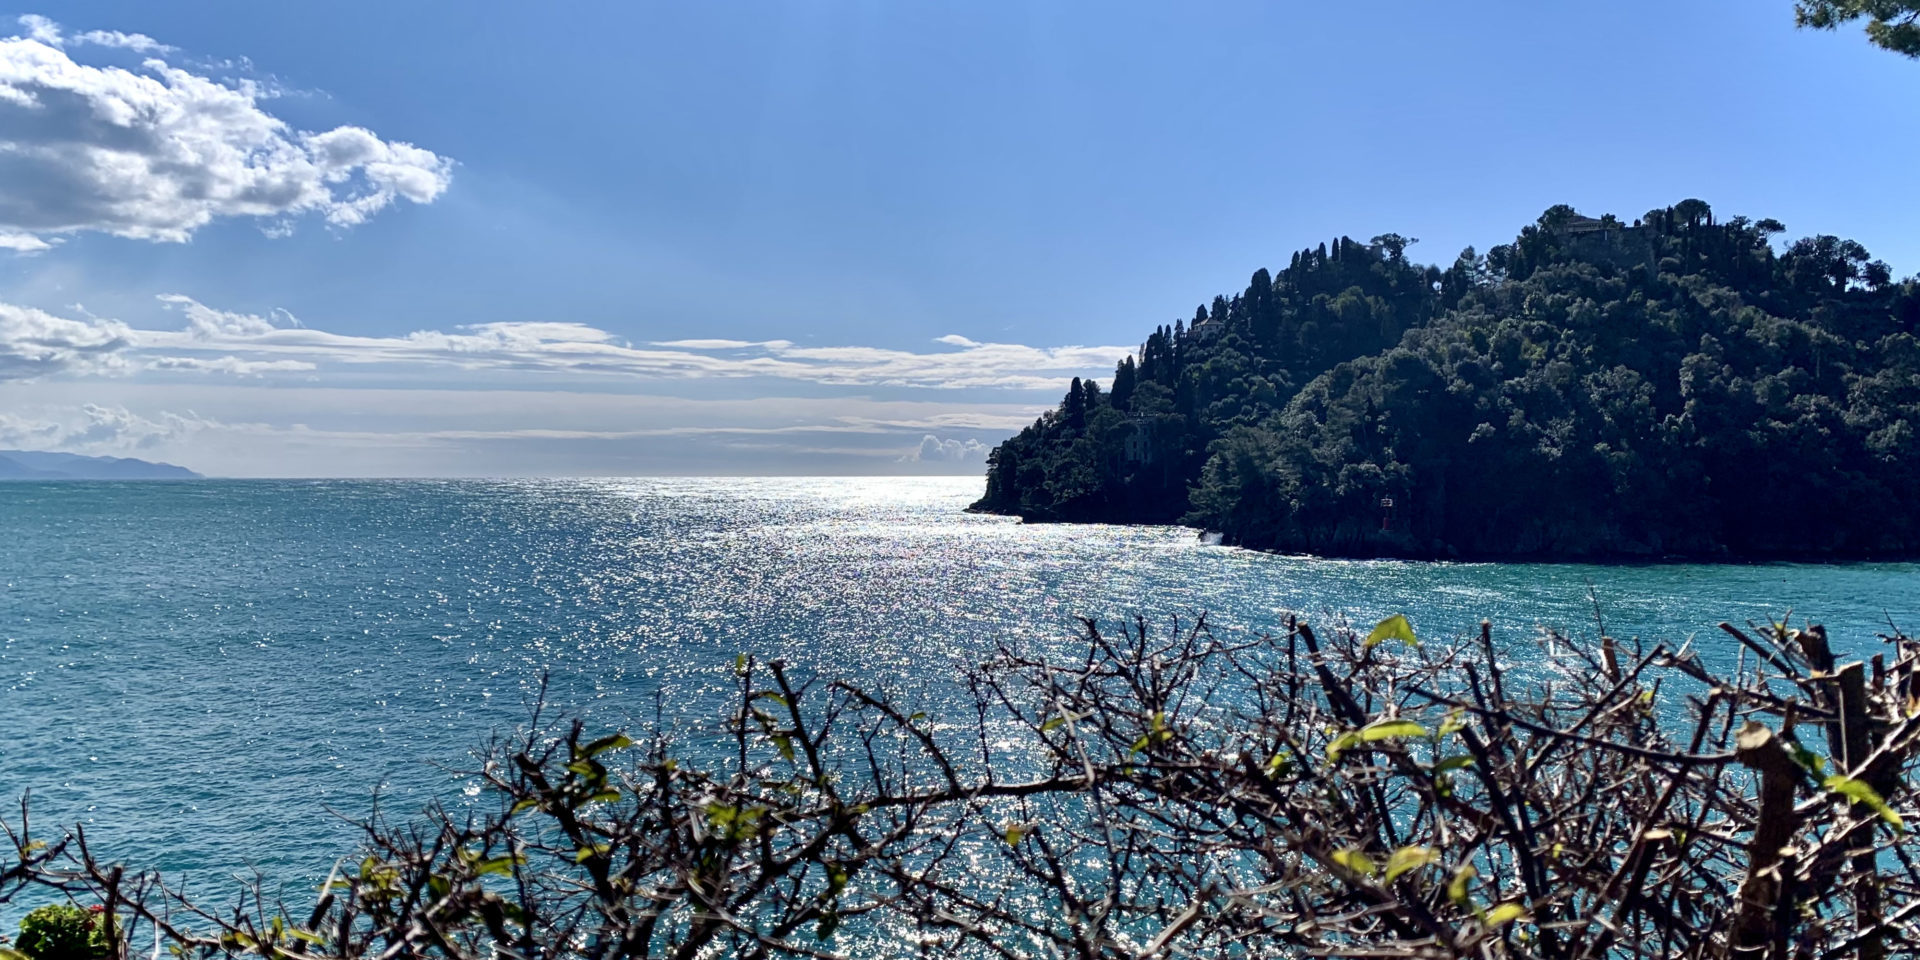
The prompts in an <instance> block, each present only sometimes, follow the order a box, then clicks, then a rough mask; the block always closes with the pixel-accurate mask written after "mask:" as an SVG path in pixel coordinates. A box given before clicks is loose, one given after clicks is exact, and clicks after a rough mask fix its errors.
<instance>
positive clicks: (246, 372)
mask: <svg viewBox="0 0 1920 960" xmlns="http://www.w3.org/2000/svg"><path fill="white" fill-rule="evenodd" d="M147 366H148V367H149V368H151V369H154V370H191V371H194V372H196V373H229V374H232V375H234V376H236V377H257V376H260V375H262V374H267V373H297V372H299V371H303V370H313V369H316V368H315V367H314V365H313V364H311V363H308V362H306V361H305V360H242V359H240V358H239V357H233V356H227V357H213V358H207V357H156V358H154V359H153V360H150V361H148V362H147Z"/></svg>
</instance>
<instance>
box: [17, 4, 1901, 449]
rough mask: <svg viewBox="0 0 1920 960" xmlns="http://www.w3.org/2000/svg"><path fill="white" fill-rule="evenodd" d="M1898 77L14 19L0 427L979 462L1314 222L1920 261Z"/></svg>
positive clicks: (346, 10) (1424, 12)
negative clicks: (1651, 220) (1659, 235)
mask: <svg viewBox="0 0 1920 960" xmlns="http://www.w3.org/2000/svg"><path fill="white" fill-rule="evenodd" d="M1916 91H1920V63H1916V62H1914V61H1910V60H1906V59H1903V58H1901V57H1898V56H1896V55H1894V54H1890V53H1886V52H1883V51H1880V50H1878V49H1876V48H1873V47H1871V46H1870V45H1869V44H1868V43H1867V41H1866V39H1865V38H1864V36H1862V35H1861V33H1860V32H1859V30H1857V29H1852V28H1847V29H1843V30H1841V31H1839V32H1836V33H1819V32H1809V31H1800V30H1796V29H1795V28H1794V26H1793V11H1792V4H1791V3H1790V2H1788V0H1713V2H1708V0H1658V2H1654V0H1614V2H1609V3H1539V2H1538V0H1532V2H1518V0H1515V2H1465V3H1454V4H1435V3H1430V2H1395V0H1384V2H1380V3H1369V4H1327V3H1316V4H1305V3H1298V2H1291V0H1266V2H1230V0H1220V2H1213V0H1197V2H1194V3H1182V4H1168V3H1148V2H1131V0H1108V2H1103V3H1098V4H1094V3H1079V2H1070V0H1023V2H992V0H965V2H960V0H914V2H901V0H791V2H755V0H740V2H732V3H718V4H686V3H678V4H667V3H653V2H620V3H567V4H538V5H536V4H514V5H509V4H504V3H489V2H471V0H463V2H457V3H456V2H427V0H409V2H406V3H394V2H392V0H384V2H381V3H377V4H375V3H365V2H359V0H329V2H326V3H318V2H309V0H300V2H293V0H289V2H281V3H270V4H263V3H258V2H257V0H249V2H227V0H200V2H196V3H193V4H170V3H153V2H151V0H120V2H91V0H62V2H60V3H59V4H57V5H55V4H46V5H43V6H41V7H38V8H25V9H19V10H14V11H6V10H0V448H14V449H51V450H65V451H69V452H76V453H86V454H100V455H113V456H136V457H141V458H143V459H150V460H165V461H169V462H173V463H179V464H182V465H185V466H188V467H191V468H193V469H195V470H199V471H201V472H203V473H207V474H211V475H219V476H530V475H531V476H576V475H719V474H728V475H752V474H893V473H901V474H916V473H975V474H977V473H979V472H980V471H981V470H982V464H983V457H984V455H985V453H986V451H987V450H988V449H990V448H991V447H992V445H993V444H995V443H997V442H998V441H999V440H1001V439H1003V438H1004V437H1006V436H1008V435H1009V434H1011V433H1013V432H1014V431H1016V430H1017V429H1019V427H1020V426H1022V425H1023V424H1025V423H1028V422H1031V421H1032V419H1033V418H1034V417H1035V416H1037V415H1038V414H1039V412H1040V411H1042V410H1043V409H1045V408H1047V407H1049V406H1051V405H1053V404H1054V403H1055V402H1057V400H1058V397H1059V395H1060V393H1061V390H1062V388H1063V387H1064V386H1065V385H1066V384H1067V382H1069V380H1070V379H1071V378H1073V377H1075V376H1093V377H1100V378H1103V379H1104V378H1106V377H1109V376H1111V373H1112V369H1113V365H1114V363H1115V362H1116V361H1117V360H1118V359H1119V358H1120V357H1121V356H1123V355H1124V354H1125V353H1127V352H1128V351H1129V350H1130V349H1132V348H1134V347H1137V345H1138V344H1139V343H1140V341H1141V340H1142V339H1144V337H1145V334H1146V333H1147V332H1149V331H1150V330H1151V329H1152V328H1153V327H1154V326H1155V325H1157V324H1161V323H1171V322H1172V321H1173V320H1175V319H1176V318H1181V317H1190V316H1191V315H1192V312H1193V308H1194V306H1195V305H1196V304H1199V303H1202V302H1205V301H1208V300H1210V299H1211V298H1212V297H1213V295H1215V294H1217V293H1232V292H1234V291H1237V290H1239V289H1241V288H1242V287H1244V285H1245V283H1246V280H1247V277H1248V276H1250V275H1251V274H1252V273H1253V271H1254V270H1256V269H1258V268H1261V267H1269V268H1271V267H1275V266H1279V265H1284V264H1285V262H1286V261H1287V259H1288V255H1289V253H1290V252H1291V251H1293V250H1295V249H1299V248H1302V247H1310V246H1313V245H1316V244H1317V243H1319V242H1321V241H1323V240H1326V239H1329V238H1332V237H1336V236H1339V235H1343V234H1344V235H1349V236H1353V237H1355V238H1358V239H1362V240H1365V239H1366V238H1369V237H1372V236H1374V235H1376V234H1380V233H1386V232H1390V231H1391V232H1397V233H1401V234H1404V235H1407V236H1412V237H1417V238H1420V243H1419V244H1418V245H1417V246H1415V247H1413V248H1412V249H1411V250H1410V251H1409V255H1410V256H1412V257H1414V258H1416V259H1420V260H1425V261H1429V262H1439V263H1443V264H1444V263H1449V262H1451V261H1452V260H1453V258H1454V257H1455V256H1456V255H1457V254H1458V253H1459V251H1460V250H1461V248H1463V247H1465V246H1468V245H1474V246H1477V247H1478V248H1479V249H1481V250H1485V249H1486V248H1487V247H1489V246H1492V245H1494V244H1496V243H1501V242H1505V241H1507V240H1510V239H1511V238H1512V237H1513V236H1514V234H1515V233H1516V232H1517V231H1518V230H1519V228H1520V227H1521V226H1522V225H1523V224H1525V223H1528V222H1531V221H1532V220H1533V219H1534V218H1535V217H1537V216H1538V215H1539V214H1540V212H1541V211H1542V210H1544V209H1546V208H1547V207H1549V206H1552V205H1554V204H1556V203H1570V204H1572V205H1574V206H1575V207H1577V208H1578V209H1579V210H1581V211H1582V212H1584V213H1587V214H1589V215H1594V216H1598V215H1600V214H1602V213H1608V212H1612V213H1616V214H1618V215H1620V216H1622V217H1623V218H1627V219H1630V218H1632V217H1636V216H1639V215H1640V214H1641V213H1643V212H1645V211H1646V210H1649V209H1652V208H1655V207H1663V206H1667V205H1669V204H1672V203H1674V202H1677V201H1679V200H1681V199H1685V198H1688V197H1698V198H1701V199H1704V200H1706V201H1708V202H1709V203H1711V204H1712V205H1713V206H1714V208H1715V210H1716V212H1717V213H1719V214H1720V215H1722V216H1731V215H1735V214H1745V215H1748V216H1752V217H1755V218H1759V217H1774V218H1776V219H1779V220H1781V221H1783V222H1785V223H1786V225H1787V227H1788V232H1789V236H1801V235H1811V234H1817V233H1833V234H1838V235H1841V236H1847V237H1851V238H1854V239H1857V240H1859V241H1860V242H1862V243H1863V244H1865V245H1866V246H1867V248H1868V249H1869V250H1870V251H1872V252H1873V254H1874V255H1875V256H1878V257H1880V258H1882V259H1884V260H1886V261H1888V262H1889V263H1890V264H1892V265H1893V267H1894V268H1895V271H1896V273H1898V274H1900V275H1903V276H1904V275H1908V274H1912V273H1914V272H1915V271H1916V270H1920V231H1915V230H1914V229H1913V225H1914V224H1916V223H1920V190H1917V189H1916V188H1915V185H1914V172H1915V171H1914V158H1915V157H1917V156H1920V123H1916V120H1920V97H1916V96H1915V95H1914V94H1915V93H1916Z"/></svg>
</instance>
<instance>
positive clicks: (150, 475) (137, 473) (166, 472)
mask: <svg viewBox="0 0 1920 960" xmlns="http://www.w3.org/2000/svg"><path fill="white" fill-rule="evenodd" d="M199 477H200V474H197V473H195V472H193V471H192V470H188V469H187V468H186V467H179V466H175V465H173V464H171V463H154V462H152V461H149V460H136V459H134V458H132V457H83V456H80V455H79V454H74V453H47V452H43V451H37V450H0V480H194V479H198V478H199Z"/></svg>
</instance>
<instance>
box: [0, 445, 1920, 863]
mask: <svg viewBox="0 0 1920 960" xmlns="http://www.w3.org/2000/svg"><path fill="white" fill-rule="evenodd" d="M978 486H979V484H978V481H976V480H973V479H935V480H896V479H887V480H878V479H876V480H849V479H840V478H836V479H804V480H587V481H525V482H470V481H459V482H417V481H407V482H399V481H394V482H361V481H353V482H348V481H325V482H283V481H202V482H186V483H127V484H87V483H62V484H18V483H16V484H7V485H0V732H4V734H5V735H4V736H3V737H0V788H4V792H5V793H7V794H18V793H19V792H21V791H23V790H26V789H29V788H31V789H32V791H33V794H34V797H35V809H36V811H37V812H38V815H39V816H40V817H41V818H42V821H43V822H49V823H50V822H60V821H66V822H71V821H84V822H86V823H87V824H89V832H90V834H91V835H92V836H93V837H94V838H95V842H96V843H98V844H100V845H101V846H102V847H104V848H105V849H106V850H107V851H108V852H109V853H110V854H111V855H113V856H116V857H119V858H122V859H126V860H129V861H133V862H137V863H142V864H150V865H157V866H161V867H164V868H166V869H167V870H169V871H176V872H186V873H189V874H194V875H219V874H224V873H229V872H234V871H238V870H242V869H245V868H248V867H258V868H260V869H261V870H263V871H265V872H266V873H268V874H269V875H270V876H277V877H284V878H289V879H292V878H307V877H313V876H318V875H320V874H323V873H324V872H325V871H326V869H327V868H328V867H329V866H330V865H331V864H332V862H333V859H334V857H335V856H337V855H338V854H340V853H342V852H344V851H345V850H346V849H348V848H350V846H351V844H352V842H353V839H354V834H353V831H352V830H351V828H350V827H349V826H348V825H347V824H346V823H344V822H342V821H341V820H339V819H336V818H334V817H333V816H332V815H331V814H329V813H328V808H333V809H336V810H339V811H341V812H342V813H345V814H348V815H357V814H362V813H364V812H365V811H366V810H367V809H368V805H369V802H370V797H371V791H372V790H373V789H374V788H375V787H379V788H380V790H381V792H382V794H383V796H384V797H385V799H384V801H383V802H384V803H385V804H386V805H387V807H388V808H389V809H390V810H401V811H404V810H407V809H413V808H417V807H418V806H419V805H420V804H421V803H423V802H425V800H426V799H428V798H429V797H441V798H445V799H448V800H450V801H452V802H456V803H457V802H462V801H463V799H465V798H466V797H467V794H466V793H465V792H464V790H463V788H465V787H466V786H468V784H467V783H466V782H465V781H462V780H461V779H460V778H458V777H456V776H455V775H454V774H453V773H451V772H450V771H449V768H450V767H457V766H458V765H459V764H460V763H461V762H462V761H463V760H464V759H465V758H466V756H467V751H468V750H469V749H470V748H472V747H474V746H475V745H477V744H479V743H480V742H481V741H482V740H483V739H485V738H486V737H487V735H488V734H489V733H492V732H496V731H500V730H504V729H507V728H510V727H513V726H514V725H516V724H519V723H521V722H523V721H524V720H525V719H526V716H527V713H526V711H527V706H528V702H529V699H530V698H531V696H532V694H533V691H534V690H536V689H537V688H538V685H539V682H540V678H541V677H542V676H548V677H550V678H551V684H552V686H551V694H550V696H551V699H552V701H553V702H554V703H555V705H556V706H557V707H558V708H560V709H563V710H566V711H569V712H573V713H581V714H586V715H588V716H589V717H591V718H592V720H593V721H594V722H596V723H603V724H609V725H613V724H629V723H632V722H635V721H636V720H637V719H639V718H644V717H648V716H651V715H652V713H653V711H654V709H655V706H656V704H658V705H660V706H661V707H662V708H664V709H665V711H666V712H667V714H668V715H669V716H673V717H677V718H679V722H681V723H695V722H697V721H698V718H699V715H700V711H699V710H698V707H699V706H700V705H701V704H703V703H709V702H711V699H712V697H713V696H715V695H716V693H717V691H720V690H722V689H724V688H725V686H726V684H728V683H729V682H730V669H731V666H732V664H733V661H734V658H735V656H736V655H737V654H739V653H741V652H751V653H755V654H758V655H762V656H767V657H782V658H785V659H786V660H788V661H790V662H792V663H794V664H795V666H796V667H797V668H798V669H800V670H803V671H807V670H810V671H820V672H824V673H828V674H832V675H835V676H849V677H857V678H860V679H861V680H862V681H864V682H866V683H868V684H870V685H875V686H880V687H884V688H886V689H888V690H891V691H893V692H894V693H896V694H898V695H901V696H904V697H907V698H909V699H911V700H912V701H914V702H915V704H916V706H917V707H919V708H920V709H925V710H927V711H928V712H930V713H933V714H935V715H936V716H938V715H939V714H940V711H941V710H942V708H943V707H945V708H948V709H951V708H953V707H955V706H957V705H958V703H957V698H958V697H959V696H960V693H959V691H958V690H957V689H956V688H955V686H954V684H953V676H954V672H953V667H954V665H955V664H958V663H962V662H967V661H970V660H976V659H978V658H980V657H982V656H985V655H986V654H987V653H988V652H989V651H991V650H992V649H993V648H994V647H995V646H996V645H997V644H1002V643H1004V644H1008V645H1012V646H1014V647H1016V648H1020V649H1023V650H1029V651H1032V650H1040V649H1048V648H1055V647H1057V648H1060V649H1064V647H1063V646H1061V645H1063V644H1067V643H1069V642H1070V641H1071V637H1072V635H1073V634H1074V632H1075V630H1076V629H1077V620H1076V618H1077V617H1080V616H1090V617H1096V618H1102V619H1109V620H1110V619H1113V618H1119V617H1129V618H1130V617H1132V616H1133V615H1135V614H1140V615H1144V616H1146V617H1148V618H1149V619H1150V620H1152V621H1155V622H1159V623H1165V622H1166V621H1167V620H1168V619H1169V618H1171V617H1173V616H1176V615H1178V616H1180V617H1182V618H1183V619H1185V620H1189V621H1190V620H1191V618H1192V617H1194V616H1195V615H1196V614H1198V613H1200V612H1202V611H1205V612H1207V613H1208V615H1209V619H1210V620H1211V622H1212V623H1213V624H1214V625H1215V627H1216V629H1219V630H1226V631H1266V630H1274V629H1276V628H1278V627H1279V626H1280V625H1281V624H1282V623H1283V622H1284V620H1285V617H1286V616H1287V614H1288V613H1289V612H1293V611H1298V612H1301V613H1303V614H1305V615H1307V616H1308V617H1310V618H1312V619H1315V620H1320V621H1326V620H1330V619H1334V618H1337V617H1340V616H1345V617H1349V618H1351V619H1352V620H1353V621H1354V622H1357V623H1364V624H1370V623H1372V622H1373V621H1374V620H1375V619H1378V618H1379V617H1381V616H1383V615H1385V614H1388V613H1393V612H1405V613H1407V614H1408V615H1409V617H1410V618H1411V619H1412V621H1413V623H1414V625H1415V627H1416V628H1417V629H1418V630H1419V631H1420V632H1421V633H1422V634H1424V635H1427V636H1431V637H1447V636H1464V635H1466V634H1468V633H1470V632H1472V631H1473V630H1475V629H1476V628H1477V624H1478V623H1479V621H1480V620H1481V619H1482V618H1483V617H1484V618H1487V619H1490V620H1491V621H1492V622H1493V624H1494V627H1495V630H1496V632H1497V635H1499V636H1502V637H1524V636H1526V635H1529V634H1531V633H1532V632H1534V631H1536V630H1537V629H1539V628H1541V627H1542V626H1547V627H1554V628H1560V629H1564V630H1567V631H1570V632H1572V633H1574V634H1576V635H1584V636H1588V637H1590V636H1592V635H1594V634H1595V633H1596V632H1597V625H1596V614H1595V608H1594V603H1593V601H1592V600H1591V599H1590V597H1589V590H1590V589H1591V592H1592V595H1593V596H1594V597H1597V598H1598V601H1599V617H1600V618H1602V619H1604V621H1605V624H1606V629H1607V631H1608V632H1610V633H1612V634H1614V635H1615V636H1620V637H1632V636H1641V637H1646V638H1648V639H1655V638H1657V639H1663V640H1670V641H1674V642H1681V641H1684V640H1686V639H1687V638H1688V637H1690V636H1691V637H1694V638H1695V640H1696V643H1697V644H1698V645H1699V646H1700V647H1701V648H1702V649H1703V650H1705V651H1706V652H1707V653H1708V654H1709V655H1726V656H1730V654H1729V653H1728V647H1729V643H1730V642H1729V641H1728V640H1727V639H1726V638H1725V637H1724V636H1723V635H1721V634H1720V633H1719V632H1718V631H1716V630H1715V629H1713V627H1714V624H1716V623H1717V622H1719V621H1721V620H1729V619H1730V620H1734V621H1736V622H1739V621H1743V620H1747V619H1753V620H1760V621H1764V620H1766V619H1768V618H1770V617H1778V616H1780V615H1782V614H1784V613H1786V612H1787V610H1788V608H1789V606H1791V607H1792V609H1793V611H1794V614H1795V619H1796V621H1797V620H1800V619H1802V618H1808V619H1812V620H1817V621H1820V622H1824V623H1826V624H1828V626H1829V628H1830V629H1831V631H1832V632H1833V634H1834V635H1835V637H1836V639H1837V642H1839V643H1840V644H1841V645H1842V646H1843V647H1846V646H1852V647H1855V648H1864V646H1865V645H1866V644H1867V643H1870V642H1871V637H1872V635H1873V634H1874V633H1875V632H1877V631H1883V630H1885V629H1887V624H1888V622H1889V620H1890V619H1891V621H1893V622H1894V623H1897V624H1900V625H1902V626H1907V627H1911V626H1912V625H1913V624H1914V623H1920V589H1916V586H1915V578H1914V572H1915V568H1914V567H1913V566H1911V565H1884V564H1880V565H1853V566H1794V565H1760V566H1721V567H1708V566H1573V565H1498V564H1426V563H1400V562H1357V561H1344V560H1342V561H1333V560H1315V559H1308V558H1298V557H1281V556H1269V555H1262V554H1255V553H1249V552H1245V551H1239V550H1233V549H1229V548H1221V547H1217V546H1209V545H1207V544H1205V543H1203V542H1202V541H1200V540H1199V539H1198V538H1197V537H1195V536H1194V534H1193V532H1192V531H1189V530H1182V529H1178V528H1170V527H1134V528H1124V527H1105V526H1039V525H1023V524H1020V523H1017V522H1014V521H1011V520H1007V519H1004V518H998V517H982V516H974V515H969V514H966V513H964V512H963V510H962V508H963V507H964V506H965V505H966V503H967V502H968V500H970V499H971V498H972V497H973V496H975V495H977V492H978Z"/></svg>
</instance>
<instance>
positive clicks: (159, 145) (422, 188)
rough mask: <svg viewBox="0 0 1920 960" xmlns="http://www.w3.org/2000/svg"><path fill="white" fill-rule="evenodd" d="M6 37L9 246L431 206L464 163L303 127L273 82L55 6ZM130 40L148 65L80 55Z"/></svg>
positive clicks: (5, 221)
mask: <svg viewBox="0 0 1920 960" xmlns="http://www.w3.org/2000/svg"><path fill="white" fill-rule="evenodd" d="M19 25H20V33H18V34H16V35H14V36H11V37H4V38H0V249H11V250H16V251H24V252H32V251H37V250H44V249H47V248H48V247H49V246H51V245H52V244H55V243H58V242H59V241H60V238H61V237H63V236H65V235H68V234H73V233H78V232H83V231H95V232H100V233H109V234H113V235H116V236H121V237H130V238H134V239H141V240H158V241H176V242H177V241H184V240H186V239H187V238H188V237H189V236H191V235H192V234H193V232H194V231H195V230H198V229H199V228H200V227H202V226H205V225H206V224H207V223H209V222H211V221H213V220H214V219H216V218H223V217H242V218H255V219H258V220H259V221H260V222H261V223H262V224H263V225H264V227H265V228H266V229H267V230H268V231H269V232H272V233H281V232H285V231H286V230H288V229H290V228H291V223H292V221H293V220H294V219H295V218H299V217H302V216H306V215H310V214H317V215H319V216H321V217H323V218H324V219H325V220H326V221H327V222H328V223H331V224H333V225H335V226H342V227H345V226H352V225H354V224H358V223H362V222H364V221H365V220H367V218H369V217H371V216H373V215H374V214H376V213H378V212H379V211H381V210H383V209H385V208H387V207H388V206H391V205H392V204H393V203H394V202H395V201H396V200H408V201H411V202H414V203H431V202H433V200H435V199H436V198H438V197H439V196H440V195H441V194H442V193H443V192H445V191H446V189H447V186H448V184H449V183H450V182H451V178H452V170H453V161H451V160H449V159H447V158H445V157H442V156H440V155H438V154H436V153H434V152H432V151H430V150H426V149H422V148H420V147H416V146H414V145H412V144H410V143H404V142H400V141H394V140H384V139H382V138H380V137H379V136H377V135H375V134H374V133H373V132H372V131H370V130H367V129H365V128H363V127H355V126H344V127H336V128H334V129H332V130H326V131H321V132H310V131H303V130H298V129H295V128H293V127H292V126H290V125H289V124H287V123H286V122H285V121H283V120H281V119H280V118H278V117H275V116H273V115H272V114H270V113H268V112H267V111H266V110H265V109H264V108H263V106H262V103H263V101H264V100H266V99H268V97H269V96H270V95H271V91H270V90H269V89H266V88H264V87H262V86H261V85H259V84H257V83H255V82H253V81H249V80H237V81H230V82H222V81H220V80H216V79H213V78H211V77H207V76H203V75H201V74H197V73H194V72H193V71H192V70H191V69H188V68H184V67H178V66H174V65H171V64H169V63H168V62H167V61H166V60H165V59H162V58H163V57H164V56H165V55H168V54H171V53H173V52H174V51H173V48H171V47H169V46H167V45H166V44H163V43H161V42H159V41H157V40H155V39H153V38H152V37H148V36H145V35H142V34H137V33H121V32H119V31H113V30H91V31H87V32H84V33H77V34H68V33H66V32H65V31H63V30H62V28H61V27H60V25H59V24H56V23H54V22H53V21H51V20H49V19H47V18H46V17H42V16H31V15H30V16H25V17H21V18H20V21H19ZM86 46H98V47H111V48H119V49H125V50H130V51H133V52H135V53H138V54H141V55H143V56H145V57H146V59H145V60H144V61H143V62H142V63H141V65H140V67H139V69H138V70H137V71H136V70H128V69H125V68H122V67H117V66H97V65H92V64H88V63H84V62H81V61H79V60H76V59H75V58H74V56H73V52H74V50H75V48H79V47H86Z"/></svg>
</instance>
